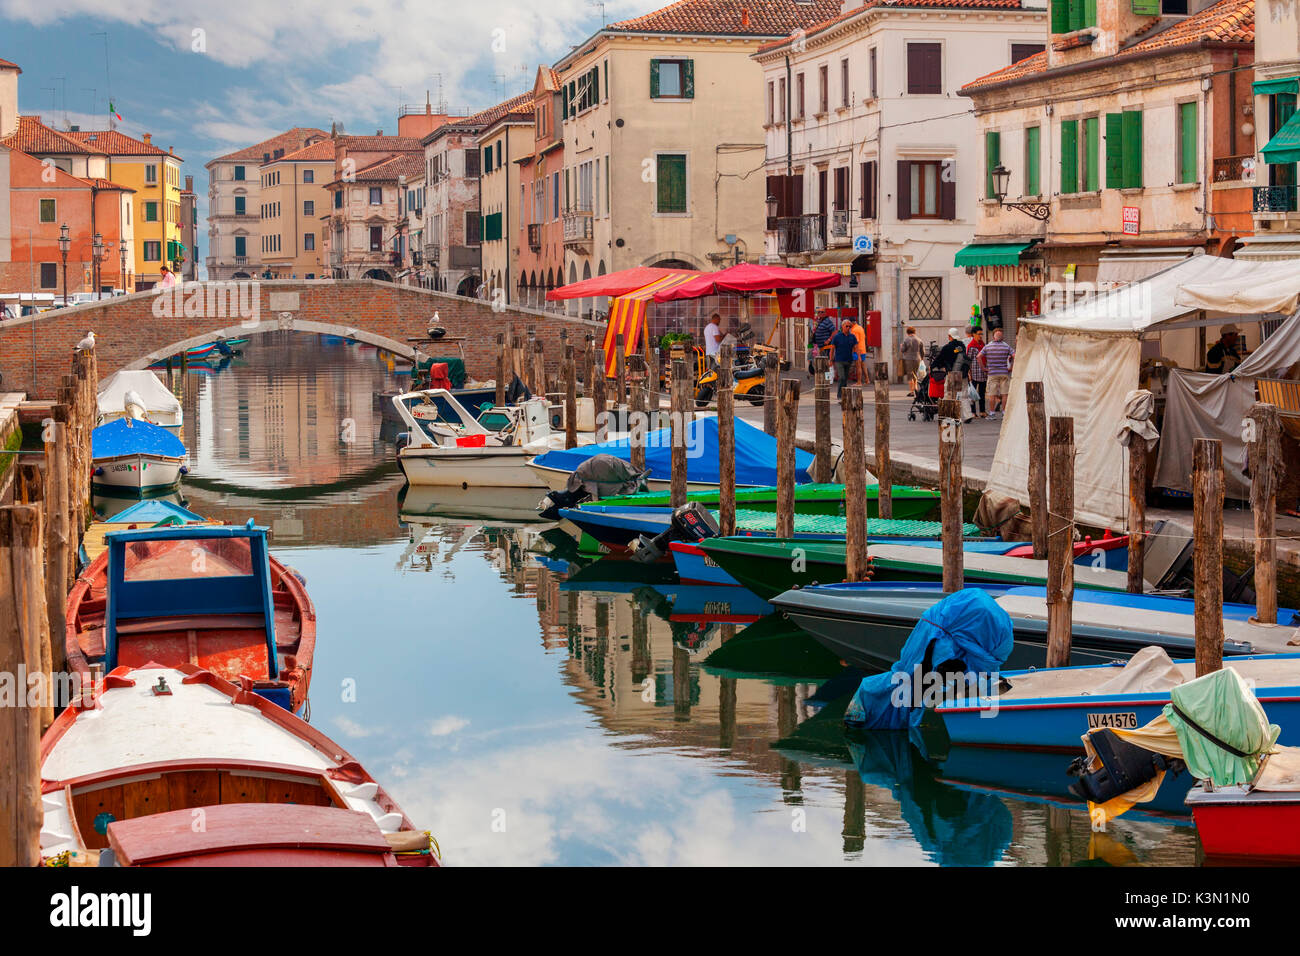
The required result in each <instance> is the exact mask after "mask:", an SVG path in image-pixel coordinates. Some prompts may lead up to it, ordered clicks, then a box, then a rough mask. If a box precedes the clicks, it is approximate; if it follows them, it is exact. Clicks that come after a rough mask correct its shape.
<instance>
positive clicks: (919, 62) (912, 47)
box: [907, 43, 943, 93]
mask: <svg viewBox="0 0 1300 956" xmlns="http://www.w3.org/2000/svg"><path fill="white" fill-rule="evenodd" d="M942 50H943V47H942V46H941V45H940V44H938V43H909V44H908V45H907V92H909V93H942V92H943V64H942V59H943V56H942Z"/></svg>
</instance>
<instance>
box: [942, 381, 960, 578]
mask: <svg viewBox="0 0 1300 956" xmlns="http://www.w3.org/2000/svg"><path fill="white" fill-rule="evenodd" d="M951 378H952V375H951V373H950V374H949V379H950V380H951ZM948 394H949V397H948V398H944V399H942V400H941V401H940V402H939V517H940V521H941V523H942V525H943V590H944V593H946V594H952V593H953V592H954V591H960V590H961V589H962V586H963V584H964V578H965V567H966V566H965V558H966V555H965V552H964V551H962V546H963V535H962V524H963V523H964V521H965V510H964V507H963V493H964V492H963V486H962V470H961V459H962V455H961V450H962V449H961V439H962V434H961V432H962V428H961V401H960V400H959V399H957V398H953V397H951V396H952V395H953V394H954V393H953V391H952V390H951V389H950V390H949V393H948Z"/></svg>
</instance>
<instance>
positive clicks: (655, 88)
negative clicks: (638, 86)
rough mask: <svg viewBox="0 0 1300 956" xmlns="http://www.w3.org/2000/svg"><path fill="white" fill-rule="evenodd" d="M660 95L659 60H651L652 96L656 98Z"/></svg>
mask: <svg viewBox="0 0 1300 956" xmlns="http://www.w3.org/2000/svg"><path fill="white" fill-rule="evenodd" d="M658 95H659V61H658V60H651V61H650V98H651V99H654V98H655V97H656V96H658Z"/></svg>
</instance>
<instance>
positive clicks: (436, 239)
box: [421, 114, 484, 296]
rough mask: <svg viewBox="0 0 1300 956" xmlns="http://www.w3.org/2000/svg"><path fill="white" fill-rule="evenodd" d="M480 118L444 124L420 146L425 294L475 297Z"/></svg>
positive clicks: (478, 272) (478, 254) (479, 222)
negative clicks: (436, 293)
mask: <svg viewBox="0 0 1300 956" xmlns="http://www.w3.org/2000/svg"><path fill="white" fill-rule="evenodd" d="M483 125H484V118H483V116H482V114H474V115H472V116H468V117H466V118H465V119H461V120H455V121H453V122H450V123H444V124H443V125H442V126H440V127H438V129H436V130H434V131H433V132H432V133H430V134H429V135H428V136H426V137H425V138H424V139H423V140H422V143H423V146H424V183H425V204H424V225H423V228H422V230H421V243H422V254H421V255H422V259H423V262H424V266H423V272H424V275H425V278H424V280H423V282H424V284H425V286H426V287H427V288H431V289H436V290H438V291H439V292H451V293H455V294H456V295H467V296H473V295H477V294H478V290H479V286H480V285H481V278H480V277H481V276H482V274H483V273H482V268H481V267H482V258H481V257H482V252H481V249H480V245H481V242H480V235H481V232H482V226H483V222H482V219H481V217H480V214H479V172H480V167H481V165H482V164H481V159H482V153H480V152H479V146H478V134H479V133H480V132H481V131H482V130H483Z"/></svg>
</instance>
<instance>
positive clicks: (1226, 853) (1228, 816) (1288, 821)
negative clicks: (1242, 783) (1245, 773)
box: [1187, 711, 1300, 862]
mask: <svg viewBox="0 0 1300 956" xmlns="http://www.w3.org/2000/svg"><path fill="white" fill-rule="evenodd" d="M1269 716H1270V717H1272V712H1271V711H1270V712H1269ZM1187 806H1188V807H1190V808H1191V811H1192V819H1193V820H1195V821H1196V832H1197V835H1198V836H1199V837H1200V838H1201V847H1202V848H1203V849H1204V850H1205V854H1206V856H1209V857H1216V858H1219V859H1236V860H1247V859H1249V860H1260V861H1276V862H1286V861H1290V862H1295V861H1296V860H1300V793H1294V792H1289V791H1287V792H1266V791H1262V790H1251V791H1246V790H1245V788H1243V787H1223V788H1218V789H1215V790H1214V791H1205V790H1203V789H1202V788H1201V787H1200V786H1199V785H1198V786H1196V787H1194V788H1193V789H1192V790H1191V792H1189V793H1188V794H1187Z"/></svg>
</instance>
